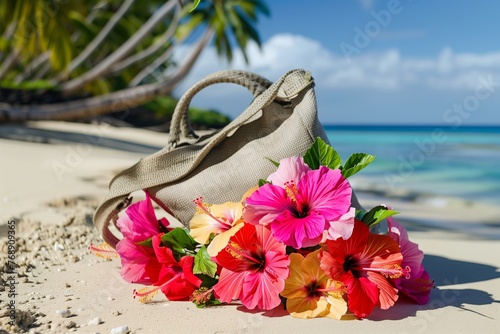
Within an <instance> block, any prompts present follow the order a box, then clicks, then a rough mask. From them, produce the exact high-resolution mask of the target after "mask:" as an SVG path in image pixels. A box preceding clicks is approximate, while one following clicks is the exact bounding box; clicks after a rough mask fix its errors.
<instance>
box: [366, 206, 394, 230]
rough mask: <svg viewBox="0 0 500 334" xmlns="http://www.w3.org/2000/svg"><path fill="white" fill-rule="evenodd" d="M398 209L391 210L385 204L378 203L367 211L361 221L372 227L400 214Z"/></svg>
mask: <svg viewBox="0 0 500 334" xmlns="http://www.w3.org/2000/svg"><path fill="white" fill-rule="evenodd" d="M398 213H399V212H398V211H394V210H390V209H388V208H387V207H386V206H385V205H378V206H376V207H374V208H373V209H371V210H370V211H368V212H367V213H365V215H364V216H363V218H361V221H362V222H363V223H365V225H366V226H368V227H372V226H373V225H376V224H378V223H380V222H381V221H382V220H384V219H386V218H388V217H391V216H394V215H396V214H398Z"/></svg>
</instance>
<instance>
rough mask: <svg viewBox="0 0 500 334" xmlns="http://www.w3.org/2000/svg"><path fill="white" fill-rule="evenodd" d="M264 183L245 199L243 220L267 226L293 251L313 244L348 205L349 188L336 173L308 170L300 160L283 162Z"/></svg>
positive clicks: (338, 171)
mask: <svg viewBox="0 0 500 334" xmlns="http://www.w3.org/2000/svg"><path fill="white" fill-rule="evenodd" d="M268 181H270V182H272V184H265V185H263V186H262V187H260V188H259V189H258V190H257V191H255V192H254V193H253V194H252V195H251V196H250V197H248V198H247V199H246V201H245V209H244V211H243V218H244V220H245V221H246V222H248V223H251V224H254V225H257V224H261V225H268V224H269V225H270V227H271V230H272V232H273V235H274V236H275V238H276V239H278V240H279V241H282V242H283V243H285V244H286V245H287V246H292V247H294V248H296V249H299V248H302V247H310V246H315V245H317V244H318V243H319V242H320V241H321V239H322V238H323V232H324V231H326V230H328V229H329V228H330V222H332V221H339V220H340V217H341V216H342V215H344V214H345V213H346V212H348V211H349V208H350V206H351V194H352V189H351V187H350V185H349V183H348V182H347V180H346V179H345V178H344V177H343V176H342V174H341V173H340V170H331V169H329V168H327V167H325V166H321V167H320V168H319V169H317V170H311V169H310V168H309V167H308V166H307V165H306V164H305V163H304V160H303V159H302V158H301V157H294V158H287V159H283V160H282V161H281V162H280V166H279V167H278V170H277V171H276V173H274V174H272V175H270V177H269V179H268ZM340 223H341V222H339V224H340ZM347 237H349V236H347Z"/></svg>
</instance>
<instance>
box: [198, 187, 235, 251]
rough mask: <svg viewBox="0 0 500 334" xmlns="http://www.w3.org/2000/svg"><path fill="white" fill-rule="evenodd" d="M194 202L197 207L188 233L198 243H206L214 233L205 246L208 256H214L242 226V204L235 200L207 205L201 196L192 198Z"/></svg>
mask: <svg viewBox="0 0 500 334" xmlns="http://www.w3.org/2000/svg"><path fill="white" fill-rule="evenodd" d="M194 203H195V204H196V206H197V207H196V213H195V214H194V216H193V218H192V219H191V221H190V222H189V227H190V229H191V231H190V234H191V236H192V237H193V239H194V240H196V241H197V242H199V243H200V244H207V243H208V242H209V241H210V236H211V235H215V237H214V239H213V240H212V241H211V242H210V244H209V245H208V247H207V252H208V254H209V255H210V256H216V255H217V254H218V253H219V252H220V251H221V250H222V249H223V248H224V247H226V245H227V243H228V242H229V239H230V238H231V237H232V236H233V235H234V234H235V233H236V232H238V231H239V229H240V228H242V227H243V220H242V218H241V213H242V210H243V205H242V204H241V203H236V202H227V203H224V204H220V205H209V204H207V203H204V202H203V199H202V198H201V197H199V198H197V199H196V200H194Z"/></svg>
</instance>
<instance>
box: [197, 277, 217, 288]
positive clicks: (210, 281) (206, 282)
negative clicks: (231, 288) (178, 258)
mask: <svg viewBox="0 0 500 334" xmlns="http://www.w3.org/2000/svg"><path fill="white" fill-rule="evenodd" d="M195 276H196V277H198V278H199V279H201V287H202V288H211V287H213V286H214V285H215V284H217V282H218V281H219V278H218V277H210V276H208V275H204V274H196V275H195Z"/></svg>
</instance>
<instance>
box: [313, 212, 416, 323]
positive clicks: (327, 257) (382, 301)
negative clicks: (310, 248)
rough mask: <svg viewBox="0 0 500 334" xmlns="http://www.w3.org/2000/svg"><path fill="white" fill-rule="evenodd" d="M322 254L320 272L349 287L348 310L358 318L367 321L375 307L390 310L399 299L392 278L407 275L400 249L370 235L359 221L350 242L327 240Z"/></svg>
mask: <svg viewBox="0 0 500 334" xmlns="http://www.w3.org/2000/svg"><path fill="white" fill-rule="evenodd" d="M325 245H326V250H323V251H322V252H321V253H320V261H321V268H322V269H323V270H324V271H325V272H326V273H327V274H328V275H330V277H331V278H332V279H334V280H338V281H342V282H343V283H344V284H345V285H346V286H347V291H348V307H349V310H350V311H351V312H353V313H354V315H355V316H356V317H357V318H364V317H367V316H368V315H369V314H370V313H371V312H372V310H373V308H374V307H375V306H378V307H380V308H381V309H388V308H389V307H391V306H392V305H394V303H395V302H396V300H397V299H398V290H397V289H395V288H394V287H393V286H392V285H391V281H390V279H391V278H396V277H401V276H402V275H408V272H409V268H407V269H402V268H401V262H402V260H403V256H402V255H401V253H400V251H399V245H398V244H397V242H395V241H394V240H393V239H391V238H390V237H388V236H385V235H378V234H370V232H369V229H368V227H367V226H366V225H365V224H363V223H362V222H361V221H359V220H356V221H355V223H354V230H353V233H352V235H351V237H350V238H349V239H347V240H344V239H342V238H338V239H337V240H327V241H326V244H325Z"/></svg>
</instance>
